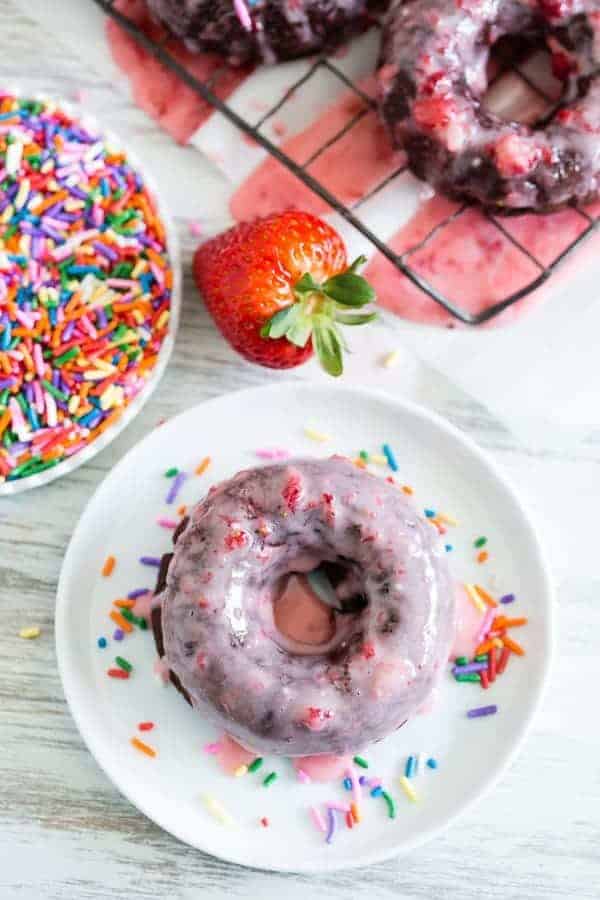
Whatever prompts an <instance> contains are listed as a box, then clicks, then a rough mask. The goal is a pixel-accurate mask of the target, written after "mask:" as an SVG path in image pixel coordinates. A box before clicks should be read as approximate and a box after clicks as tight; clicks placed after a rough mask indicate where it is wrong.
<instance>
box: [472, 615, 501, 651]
mask: <svg viewBox="0 0 600 900" xmlns="http://www.w3.org/2000/svg"><path fill="white" fill-rule="evenodd" d="M495 617H496V610H495V609H494V608H493V607H492V606H490V608H489V609H488V611H487V612H486V614H485V615H484V617H483V619H482V621H481V626H480V628H479V631H478V632H477V637H476V638H475V644H476V645H479V644H480V643H481V642H482V640H483V639H484V637H485V636H486V634H487V633H488V631H489V630H490V628H491V625H492V622H493V621H494V619H495Z"/></svg>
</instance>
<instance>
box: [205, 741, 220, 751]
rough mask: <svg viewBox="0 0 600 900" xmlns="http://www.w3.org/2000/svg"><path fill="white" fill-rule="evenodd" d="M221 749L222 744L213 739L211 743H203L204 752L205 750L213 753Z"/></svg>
mask: <svg viewBox="0 0 600 900" xmlns="http://www.w3.org/2000/svg"><path fill="white" fill-rule="evenodd" d="M222 749H223V745H222V744H220V743H219V742H218V741H215V742H214V743H212V744H205V745H204V752H205V753H213V754H214V753H220V751H221V750H222Z"/></svg>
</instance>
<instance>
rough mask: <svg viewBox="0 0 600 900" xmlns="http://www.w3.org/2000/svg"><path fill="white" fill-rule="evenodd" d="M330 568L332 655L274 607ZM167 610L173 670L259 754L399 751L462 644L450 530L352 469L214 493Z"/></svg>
mask: <svg viewBox="0 0 600 900" xmlns="http://www.w3.org/2000/svg"><path fill="white" fill-rule="evenodd" d="M323 564H325V565H329V566H335V567H336V571H337V572H338V575H337V578H336V583H335V594H336V596H337V599H338V602H339V606H338V607H337V608H336V611H335V613H334V615H335V621H334V624H335V629H334V633H333V634H330V633H329V632H328V631H321V630H320V626H319V629H318V630H319V635H318V636H319V641H321V642H320V643H317V644H312V645H308V644H307V642H304V643H303V645H302V648H301V649H300V648H298V646H297V641H296V637H295V636H294V635H292V637H290V636H289V635H285V634H283V633H282V631H280V629H279V628H278V627H277V615H276V614H275V613H274V604H276V602H277V600H278V599H279V600H280V599H281V597H282V596H284V597H285V588H284V591H283V594H282V589H281V585H282V583H283V584H284V585H285V580H286V578H288V577H289V576H290V575H292V574H296V575H301V574H303V573H306V572H310V571H311V570H313V569H315V568H317V567H318V566H320V565H323ZM287 584H288V585H289V580H288V582H287ZM332 584H333V581H332ZM159 599H160V602H161V605H162V633H163V639H164V650H165V658H166V660H167V663H168V665H169V668H170V669H171V671H172V672H173V673H174V674H175V676H176V677H177V678H178V679H179V681H180V683H181V685H182V687H183V688H184V690H185V691H186V693H187V695H188V696H189V698H190V700H191V703H192V705H193V706H194V707H195V708H197V709H198V710H199V711H200V712H201V713H202V714H203V715H205V716H206V717H208V718H209V719H211V720H212V721H214V722H216V723H217V724H218V725H219V726H220V727H222V728H223V729H224V730H226V731H227V732H228V733H229V734H230V735H232V737H233V738H234V739H235V740H236V741H238V742H240V743H241V744H242V745H243V746H247V747H252V748H254V749H255V750H256V752H258V753H268V752H273V753H280V754H282V755H286V756H303V757H304V756H312V755H321V754H334V755H338V754H346V753H348V752H350V751H352V750H355V749H357V748H360V747H362V746H364V745H365V744H367V743H369V742H371V741H376V740H380V739H381V738H383V737H385V735H387V734H389V733H390V732H391V731H393V730H394V729H396V728H398V727H399V726H400V725H402V724H403V722H405V721H406V719H407V718H408V717H409V716H410V715H412V714H413V713H414V712H415V711H416V710H417V709H418V708H419V707H420V706H421V705H422V704H423V702H424V701H425V699H426V697H427V696H428V694H429V693H430V691H431V689H432V687H433V686H434V683H435V681H436V679H437V677H438V674H439V671H440V667H441V666H443V665H444V663H445V661H446V659H447V656H448V652H449V649H450V644H451V641H452V636H453V632H454V590H453V586H452V582H451V579H450V574H449V571H448V567H447V561H446V554H445V550H444V546H443V543H442V542H441V541H440V538H439V535H438V533H437V530H436V529H435V528H434V527H432V525H431V524H430V523H429V522H427V521H426V520H425V519H424V518H422V517H421V516H419V515H418V514H417V513H416V511H415V509H414V506H413V505H412V503H411V501H410V500H409V499H408V498H407V497H406V495H405V494H403V493H402V492H401V491H400V490H398V488H397V487H395V486H394V485H392V484H389V483H387V482H385V481H383V480H382V479H378V478H376V477H375V476H373V475H371V474H369V473H368V472H365V471H364V470H361V469H358V468H357V467H355V466H354V465H352V463H351V462H350V461H348V460H346V459H343V458H341V457H334V458H332V459H329V460H300V461H293V462H290V463H289V464H288V463H285V464H277V465H269V466H266V467H264V468H258V469H252V470H248V471H245V472H241V473H239V474H238V475H236V476H235V477H234V478H232V479H230V480H229V481H226V482H224V483H222V484H221V485H220V486H218V487H217V488H213V489H212V490H211V492H210V493H209V495H208V497H207V498H206V499H205V500H204V501H202V502H201V503H199V504H197V506H195V507H194V509H193V510H192V512H191V515H190V521H189V523H188V525H187V527H186V528H185V530H184V531H183V532H182V533H181V535H180V536H179V538H178V540H177V543H176V545H175V550H174V556H173V559H172V561H171V564H170V565H169V569H168V572H167V584H166V588H165V589H164V590H163V592H162V593H161V594H160V597H159ZM315 602H316V601H314V599H313V600H312V601H311V603H312V608H313V611H314V609H315V608H316V606H315ZM320 615H321V613H320ZM284 619H285V617H284ZM288 623H289V619H288ZM280 624H281V621H280ZM311 649H312V652H310V651H311Z"/></svg>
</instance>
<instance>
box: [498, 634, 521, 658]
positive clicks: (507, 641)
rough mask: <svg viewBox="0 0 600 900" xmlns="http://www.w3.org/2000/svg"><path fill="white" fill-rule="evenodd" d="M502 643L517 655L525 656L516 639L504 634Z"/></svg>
mask: <svg viewBox="0 0 600 900" xmlns="http://www.w3.org/2000/svg"><path fill="white" fill-rule="evenodd" d="M502 643H503V644H504V646H505V647H508V648H509V649H510V650H512V652H513V653H516V655H517V656H525V651H524V650H523V648H522V647H521V645H520V644H517V642H516V641H513V639H512V638H509V636H508V635H505V636H504V637H503V638H502Z"/></svg>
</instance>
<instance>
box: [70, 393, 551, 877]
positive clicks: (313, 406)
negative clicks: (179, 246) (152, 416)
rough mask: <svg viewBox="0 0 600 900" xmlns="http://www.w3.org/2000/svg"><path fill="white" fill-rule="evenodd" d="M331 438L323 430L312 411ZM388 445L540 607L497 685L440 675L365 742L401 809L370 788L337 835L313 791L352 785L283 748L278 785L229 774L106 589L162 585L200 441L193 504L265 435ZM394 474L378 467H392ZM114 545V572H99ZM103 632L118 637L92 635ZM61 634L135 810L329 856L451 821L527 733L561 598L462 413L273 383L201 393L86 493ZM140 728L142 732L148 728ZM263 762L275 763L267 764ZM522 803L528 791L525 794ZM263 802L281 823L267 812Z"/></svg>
mask: <svg viewBox="0 0 600 900" xmlns="http://www.w3.org/2000/svg"><path fill="white" fill-rule="evenodd" d="M305 425H312V426H313V427H315V428H317V429H319V430H321V431H326V432H328V433H329V434H330V435H331V436H332V440H331V441H330V442H329V443H326V444H320V443H315V442H314V441H311V440H309V439H308V438H307V437H306V436H305V434H304V426H305ZM384 442H388V443H389V444H390V445H391V446H392V447H393V448H394V450H395V453H396V456H397V459H398V463H399V466H400V471H399V473H398V476H399V477H400V479H401V481H402V482H406V483H408V484H410V485H412V486H413V487H414V490H415V499H416V502H417V504H418V505H419V506H422V507H433V508H437V509H438V510H444V511H446V512H450V513H451V514H452V515H454V516H455V517H456V518H457V519H459V520H460V522H461V525H460V526H459V527H456V528H454V529H452V532H451V535H450V534H449V538H448V539H449V540H450V541H451V542H452V544H453V545H454V550H453V552H452V553H451V554H450V558H451V562H452V566H453V569H454V572H455V574H456V577H457V578H458V579H460V580H467V581H473V580H475V579H477V581H478V582H479V583H483V584H484V585H487V586H488V588H490V589H491V590H495V591H497V592H499V593H509V592H514V593H515V594H516V595H517V602H516V603H515V604H514V605H513V606H512V607H511V610H514V611H515V613H516V610H517V609H518V611H519V614H523V615H527V616H529V619H530V623H529V625H528V627H527V628H526V629H522V634H521V635H520V636H519V637H520V638H521V640H522V642H523V644H524V645H525V646H526V648H527V655H526V657H525V658H523V659H519V658H516V657H513V658H512V659H511V664H510V667H509V668H508V670H507V672H506V673H505V675H504V676H503V677H502V678H501V679H499V680H498V681H497V682H496V683H495V684H494V685H493V687H492V689H490V690H489V691H488V692H487V693H486V692H483V691H482V690H481V688H480V687H479V685H472V684H460V685H459V684H456V683H455V682H454V681H453V680H451V678H450V677H449V676H448V677H446V678H445V679H444V681H443V685H442V688H441V696H440V699H439V701H438V703H437V704H436V705H435V707H434V708H433V710H432V711H431V712H430V713H429V714H426V715H420V716H417V717H415V719H414V720H413V721H411V722H409V723H408V724H407V725H406V726H405V727H403V728H402V729H400V731H398V732H396V733H395V734H393V735H391V736H390V737H389V738H387V739H386V740H385V741H382V742H381V743H380V744H378V745H376V746H374V747H372V748H370V749H369V751H368V753H366V754H365V755H366V756H367V757H368V759H369V762H370V774H372V775H378V776H380V777H381V778H382V779H383V781H384V784H385V785H386V786H387V788H388V790H389V791H390V792H391V793H392V794H393V796H394V797H395V799H396V801H397V804H398V815H397V817H396V819H394V820H391V819H389V818H387V815H386V808H385V803H384V802H383V801H382V800H381V798H379V799H373V798H371V797H368V796H367V797H366V798H365V800H364V802H363V813H364V820H363V822H362V823H361V825H360V826H359V828H354V829H353V830H351V831H350V830H348V829H346V827H345V826H344V827H343V828H340V829H339V830H338V833H337V835H336V838H335V840H334V841H333V843H331V844H330V845H327V844H326V843H325V842H324V839H323V835H322V834H320V833H319V832H317V830H316V829H315V828H314V826H313V825H312V824H311V822H310V820H309V817H308V814H307V808H308V806H309V805H310V804H313V803H317V804H318V803H320V802H326V801H327V800H331V799H336V798H337V799H340V800H343V799H344V797H345V798H346V799H347V797H348V795H347V794H345V791H344V789H343V787H342V785H341V784H337V783H336V784H332V785H323V784H314V783H313V784H310V785H303V784H300V783H299V782H298V781H297V780H296V778H295V776H294V773H293V770H292V767H291V765H290V763H289V761H288V760H285V759H279V760H277V759H271V760H268V764H267V765H268V768H267V766H265V767H264V771H270V770H271V769H275V770H276V771H277V772H278V773H279V778H278V780H277V781H276V782H275V784H273V785H271V786H270V787H269V788H268V789H267V788H264V787H263V786H262V777H260V776H259V775H250V774H249V775H247V776H245V777H244V778H232V777H229V776H226V775H224V774H222V773H221V771H220V770H219V768H218V766H217V763H216V762H215V760H214V758H213V757H211V756H209V755H208V754H206V753H205V752H204V751H203V746H204V744H205V743H206V742H207V741H212V740H215V739H216V737H217V733H216V731H215V729H214V728H213V727H212V726H210V725H208V724H206V723H205V722H203V721H202V719H201V718H200V717H199V716H198V715H197V714H195V713H194V712H193V711H192V710H191V709H190V708H189V707H188V705H187V704H186V703H185V701H184V700H183V698H182V697H181V696H180V695H179V694H178V693H177V692H176V691H175V690H174V688H173V687H172V686H169V687H166V688H165V687H163V686H161V685H160V684H159V683H158V682H157V681H156V679H155V678H154V677H153V663H154V660H155V658H156V656H155V650H154V642H153V639H152V636H151V633H150V632H143V631H136V633H134V634H133V635H132V636H129V637H127V638H126V640H125V641H123V642H121V643H120V644H119V643H116V642H115V641H114V640H112V632H113V627H114V626H113V625H112V623H111V621H110V620H109V618H108V611H109V609H110V607H111V603H112V601H113V600H114V599H115V598H116V597H119V596H123V595H124V594H125V593H126V592H128V591H129V590H132V589H134V588H137V587H146V586H147V587H152V586H153V584H154V578H155V574H156V570H155V569H148V568H147V567H144V566H142V565H141V564H140V563H139V561H138V558H139V557H140V556H141V555H143V554H151V555H154V556H159V555H160V554H161V553H162V552H164V551H165V550H166V549H167V548H168V546H169V544H170V537H171V533H170V532H167V531H165V530H164V529H162V528H160V527H159V526H158V525H157V523H156V518H157V516H158V515H161V514H162V515H167V514H172V510H173V507H167V506H166V505H165V496H166V493H167V490H168V487H169V484H170V482H169V480H168V479H167V478H165V476H164V472H165V471H166V470H167V469H168V468H169V467H171V466H177V467H179V468H180V469H182V470H186V471H187V472H190V473H193V472H194V469H195V467H196V466H197V465H198V462H199V461H200V460H201V459H202V458H203V457H204V456H207V455H208V456H211V457H212V460H213V463H212V466H211V468H210V469H209V471H208V472H207V473H206V474H205V475H203V476H201V477H198V476H195V475H193V474H192V475H191V476H190V478H189V479H188V481H187V482H186V484H185V486H184V488H183V490H182V493H181V495H180V499H179V502H180V503H181V502H183V503H187V504H191V503H193V502H194V501H196V500H197V499H199V498H200V497H201V496H202V495H203V494H204V492H205V491H206V490H207V488H208V487H209V486H210V484H212V483H215V482H217V481H219V480H221V479H222V478H225V477H227V476H230V475H232V474H233V473H235V472H236V471H237V470H239V469H240V468H243V467H247V466H250V465H254V464H257V463H258V462H259V460H258V459H257V458H256V456H255V453H254V451H255V450H256V449H257V448H260V447H264V446H274V445H277V446H284V447H287V448H288V449H290V450H291V451H293V452H294V453H297V454H304V455H318V456H326V455H329V454H330V453H332V452H334V451H338V452H344V453H347V454H355V453H357V451H359V450H360V449H363V448H365V449H367V450H371V451H372V452H377V451H378V450H379V449H380V447H381V445H382V443H384ZM381 471H382V473H383V474H387V472H386V470H385V469H382V470H381ZM479 534H485V535H487V537H488V548H489V551H490V561H489V562H488V563H487V564H486V565H485V566H480V565H477V564H476V563H475V562H474V550H473V540H474V538H475V537H477V536H478V535H479ZM109 554H114V556H115V557H116V559H117V565H116V568H115V571H114V573H113V575H112V576H111V577H110V578H103V577H101V576H100V569H101V567H102V564H103V561H104V560H105V558H106V557H107V555H109ZM100 635H105V636H106V637H107V638H109V646H108V647H107V648H106V649H105V650H100V649H98V647H97V638H98V636H100ZM56 644H57V654H58V662H59V668H60V672H61V676H62V680H63V685H64V689H65V693H66V696H67V700H68V702H69V705H70V708H71V711H72V713H73V716H74V718H75V720H76V722H77V725H78V727H79V729H80V731H81V734H82V735H83V738H84V739H85V741H86V742H87V745H88V747H89V748H90V750H91V752H92V753H93V754H94V756H95V757H96V759H97V760H98V762H99V764H100V765H101V766H102V768H103V769H104V770H105V772H106V773H107V774H108V776H109V777H110V778H111V779H112V780H113V781H114V782H115V784H116V785H117V786H118V787H119V788H120V790H121V791H122V792H123V793H124V794H125V796H127V797H128V798H129V799H130V800H131V802H132V803H134V804H135V805H136V806H137V807H138V808H139V809H140V810H141V811H142V812H144V813H145V814H146V815H147V816H149V817H150V818H151V819H153V820H154V821H155V822H156V823H158V824H159V825H160V826H162V827H163V828H165V829H166V830H167V831H170V832H171V833H172V834H174V835H176V836H177V837H179V838H180V839H181V840H183V841H185V842H187V843H188V844H191V845H192V846H194V847H197V848H199V849H201V850H205V851H207V852H208V853H211V854H213V855H215V856H219V857H222V858H223V859H227V860H231V861H233V862H236V863H242V864H244V865H248V866H255V867H260V868H264V869H279V870H286V871H325V870H332V869H336V868H342V867H344V868H347V867H349V866H358V865H364V864H367V863H373V862H376V861H378V860H381V859H384V858H385V857H389V856H391V855H393V854H396V853H398V852H400V851H406V850H408V849H410V848H412V847H414V846H416V845H417V844H420V843H422V842H423V841H425V840H427V839H428V838H430V837H432V836H433V835H434V834H435V833H436V832H437V831H439V830H440V829H441V828H443V827H445V826H446V825H448V823H449V822H451V821H452V819H454V818H455V817H456V816H457V815H458V814H459V813H460V812H462V811H463V810H464V809H465V807H466V806H467V805H468V804H469V803H471V802H472V801H473V800H474V799H476V798H477V797H479V796H481V794H482V793H483V792H484V791H485V790H487V789H488V788H489V787H490V786H491V785H492V784H493V783H494V782H495V781H496V779H497V778H498V776H499V775H500V774H501V772H502V771H503V769H504V768H505V767H506V765H507V764H508V763H509V761H510V760H511V758H512V757H513V755H514V753H515V751H516V749H517V747H518V746H519V744H520V743H521V741H522V739H523V737H524V735H525V732H526V729H527V726H528V725H529V723H530V721H531V718H532V716H533V714H534V712H535V709H536V707H537V705H538V703H539V701H540V697H541V693H542V688H543V685H544V682H545V679H546V675H547V673H548V668H549V664H550V656H551V644H552V599H551V588H550V582H549V578H548V573H547V568H546V564H545V562H544V559H543V555H542V551H541V549H540V546H539V544H538V541H537V538H536V536H535V532H534V528H533V525H532V524H531V521H530V520H529V518H528V516H527V513H526V512H525V510H524V509H523V507H522V505H521V502H520V501H519V499H518V497H517V496H516V494H515V493H514V491H513V490H512V489H511V488H510V487H509V485H508V484H507V483H506V481H505V479H504V477H503V476H502V475H501V474H500V473H499V472H498V470H497V469H496V468H495V466H494V465H493V464H492V463H491V462H490V460H489V459H488V458H487V457H486V456H484V454H483V453H482V452H481V451H480V450H479V449H478V448H477V447H476V446H475V445H474V444H473V443H472V442H471V441H470V440H468V439H467V438H466V437H465V436H464V435H462V434H461V433H460V432H459V431H457V430H456V429H455V428H453V427H452V426H451V425H449V424H448V423H446V422H445V421H443V420H442V419H440V418H438V417H437V416H435V415H433V414H432V413H429V412H427V411H426V410H423V409H421V408H419V407H417V406H413V405H411V404H408V403H405V402H399V401H394V400H392V399H390V398H389V397H387V396H385V395H382V394H377V393H372V392H367V391H357V390H351V389H347V388H344V387H339V386H337V385H333V386H324V387H313V386H308V385H305V384H298V385H295V384H294V385H291V384H289V385H285V384H284V385H277V386H274V387H269V388H259V389H253V390H248V391H242V392H241V393H236V394H230V395H227V396H224V397H220V398H218V399H215V400H211V401H210V402H207V403H204V404H202V405H201V406H197V407H195V408H194V409H191V410H189V411H188V412H186V413H184V414H183V415H181V416H178V417H177V418H175V419H173V420H171V421H169V422H167V423H166V424H164V425H163V426H161V427H160V428H157V429H156V430H154V431H153V432H152V433H151V434H150V435H148V436H147V437H146V438H145V439H144V440H143V441H142V442H141V443H140V444H138V446H137V447H135V448H134V449H133V450H132V451H131V452H130V453H129V454H128V455H127V456H126V457H125V458H124V459H123V460H122V461H121V462H120V463H119V465H117V466H116V467H115V468H114V469H113V470H112V472H111V473H110V475H109V476H108V477H107V478H106V480H105V481H104V482H103V484H102V485H101V486H100V487H99V489H98V490H97V492H96V494H95V495H94V496H93V498H92V500H91V501H90V503H89V504H88V507H87V509H86V510H85V512H84V514H83V516H82V518H81V520H80V522H79V524H78V526H77V529H76V531H75V534H74V535H73V538H72V541H71V544H70V546H69V549H68V552H67V555H66V558H65V561H64V565H63V569H62V572H61V577H60V583H59V588H58V603H57V610H56ZM117 652H120V653H121V654H122V655H123V656H125V657H127V658H128V659H129V660H130V661H131V662H132V663H133V664H134V667H135V670H134V674H133V676H132V677H131V679H130V680H129V681H117V680H114V679H111V678H108V677H107V676H106V674H105V673H106V670H107V669H108V668H109V665H110V664H111V663H112V661H113V659H114V656H115V654H116V653H117ZM488 703H496V704H498V707H499V712H498V715H496V716H493V717H489V718H482V719H477V720H470V719H467V718H466V710H467V709H468V708H470V707H474V706H480V705H484V704H488ZM143 720H152V721H154V722H155V723H156V727H155V729H154V730H153V731H151V732H149V733H148V734H146V735H145V737H146V739H147V740H148V742H149V743H151V744H152V745H153V746H154V747H156V748H157V750H158V756H157V757H156V758H155V759H149V758H147V757H146V756H143V755H142V754H140V753H139V752H138V751H136V750H135V749H133V748H132V747H131V745H130V743H129V740H130V738H131V737H132V736H133V735H134V734H136V725H137V723H139V722H140V721H143ZM140 736H141V737H144V735H140ZM420 751H422V752H425V753H426V754H428V755H431V756H434V757H435V758H436V759H437V760H438V761H439V769H438V770H437V771H436V772H431V771H426V773H425V774H423V775H421V776H419V777H418V778H417V779H416V780H415V782H414V785H415V788H416V790H417V792H418V794H419V802H418V803H409V802H408V800H407V799H406V797H405V796H404V794H403V793H402V791H401V789H400V787H399V783H398V778H399V776H400V775H401V774H402V772H403V767H404V763H405V760H406V757H407V755H408V754H411V753H417V752H420ZM261 774H264V772H263V773H261ZM206 792H209V793H211V794H212V795H213V796H215V797H217V798H218V800H219V801H220V802H221V803H222V804H223V806H224V807H225V808H226V809H227V810H228V811H229V812H230V813H231V814H232V815H233V816H234V817H235V820H236V825H235V826H233V827H226V826H224V825H222V824H220V823H219V822H218V821H216V820H215V819H214V818H212V817H211V816H210V815H209V814H208V812H207V811H206V809H205V808H204V805H203V803H202V800H201V797H202V795H203V794H204V793H206ZM523 802H526V798H524V800H523ZM261 816H267V817H268V819H269V821H270V827H269V828H268V829H265V828H263V827H261V826H260V825H259V819H260V817H261Z"/></svg>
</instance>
